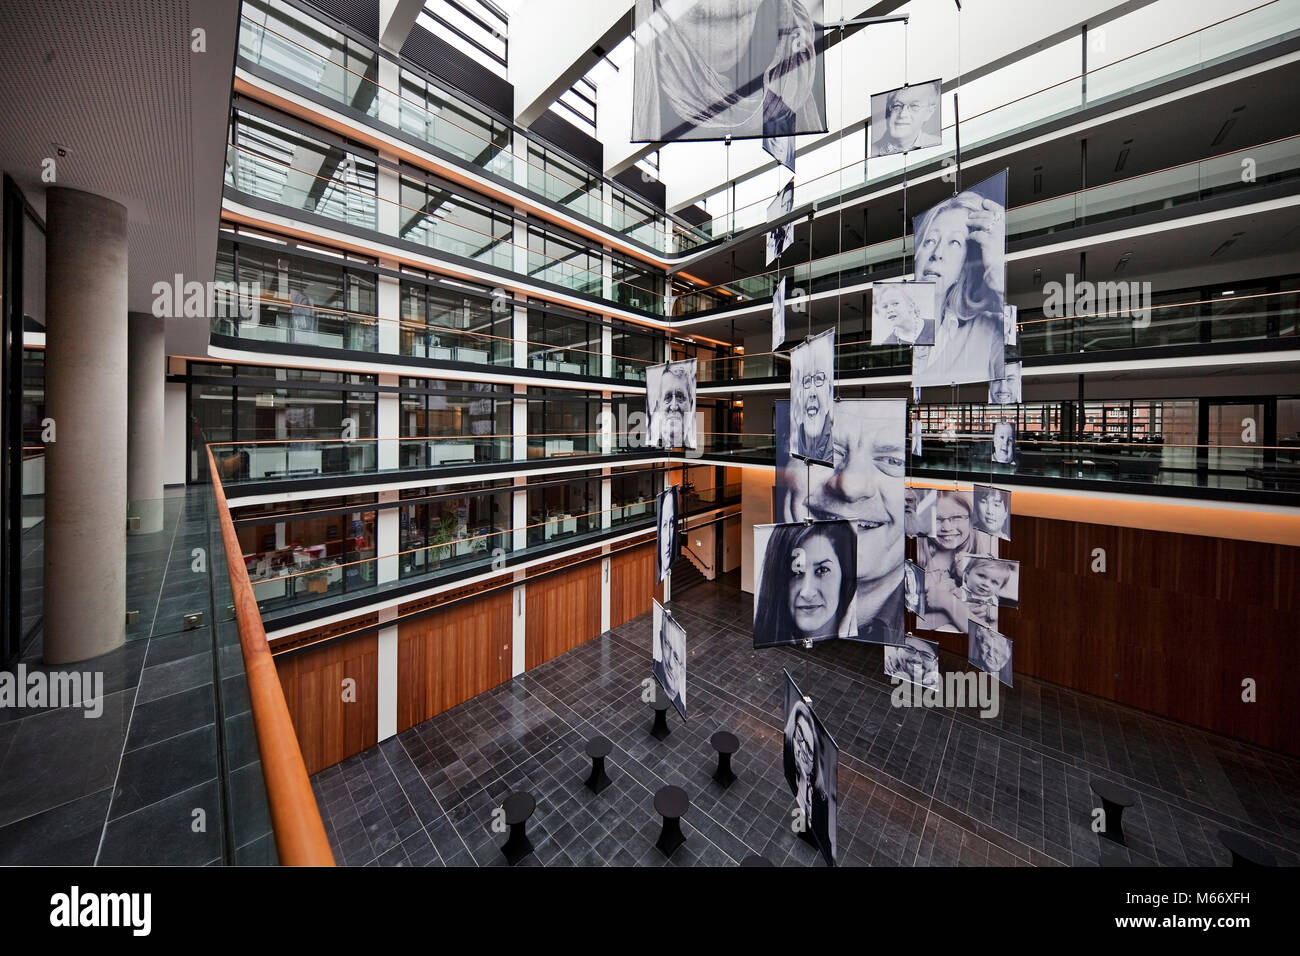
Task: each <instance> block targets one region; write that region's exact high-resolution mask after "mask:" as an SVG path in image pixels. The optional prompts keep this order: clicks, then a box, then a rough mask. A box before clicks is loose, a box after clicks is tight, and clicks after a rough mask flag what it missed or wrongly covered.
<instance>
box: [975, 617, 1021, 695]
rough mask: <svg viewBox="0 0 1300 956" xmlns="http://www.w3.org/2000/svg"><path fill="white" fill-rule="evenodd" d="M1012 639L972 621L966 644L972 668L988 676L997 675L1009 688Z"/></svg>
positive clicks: (1010, 683) (1010, 684)
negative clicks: (976, 668)
mask: <svg viewBox="0 0 1300 956" xmlns="http://www.w3.org/2000/svg"><path fill="white" fill-rule="evenodd" d="M1011 644H1012V641H1011V638H1009V637H1007V636H1006V635H1005V634H999V633H998V632H997V630H996V629H994V628H991V627H987V626H985V625H983V624H980V623H979V622H978V621H971V623H970V629H969V631H968V637H967V643H966V658H967V660H969V661H970V663H971V666H973V667H978V668H979V669H980V670H982V671H984V672H985V673H986V674H995V675H996V676H997V678H998V680H1000V681H1001V682H1002V683H1004V684H1006V685H1007V686H1008V687H1011V686H1013V685H1012V682H1011V680H1012V678H1011Z"/></svg>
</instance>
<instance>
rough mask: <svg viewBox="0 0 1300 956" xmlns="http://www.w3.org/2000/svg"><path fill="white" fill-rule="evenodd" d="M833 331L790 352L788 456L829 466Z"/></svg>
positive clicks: (832, 406) (831, 422)
mask: <svg viewBox="0 0 1300 956" xmlns="http://www.w3.org/2000/svg"><path fill="white" fill-rule="evenodd" d="M834 389H835V330H834V329H827V330H826V331H825V332H822V333H821V334H819V335H815V336H813V337H812V338H811V339H809V340H808V341H806V342H804V343H802V344H800V345H796V346H795V347H794V348H792V349H791V350H790V454H791V455H792V456H794V457H795V458H806V459H808V460H810V461H817V462H822V463H824V464H830V462H831V434H832V431H833V429H834V419H835V402H834V400H833V392H834Z"/></svg>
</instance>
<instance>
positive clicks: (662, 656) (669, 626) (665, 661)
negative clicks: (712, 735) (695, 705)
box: [652, 601, 686, 720]
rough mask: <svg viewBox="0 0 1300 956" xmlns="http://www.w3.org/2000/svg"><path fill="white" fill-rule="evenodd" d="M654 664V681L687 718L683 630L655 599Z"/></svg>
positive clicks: (684, 630)
mask: <svg viewBox="0 0 1300 956" xmlns="http://www.w3.org/2000/svg"><path fill="white" fill-rule="evenodd" d="M653 621H654V644H653V646H652V650H653V652H654V664H653V665H652V670H653V672H654V675H655V680H657V681H658V682H659V686H660V687H662V688H663V689H664V693H665V694H667V695H668V699H669V701H671V702H672V705H673V707H674V708H676V710H677V713H678V714H680V715H681V718H682V720H685V719H686V629H685V628H684V627H682V625H681V624H680V623H678V621H677V620H676V619H674V618H673V616H672V613H671V612H669V611H666V610H664V609H663V607H662V606H661V605H660V604H659V602H658V601H655V602H654V615H653Z"/></svg>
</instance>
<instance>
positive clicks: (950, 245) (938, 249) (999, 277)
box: [912, 170, 1007, 386]
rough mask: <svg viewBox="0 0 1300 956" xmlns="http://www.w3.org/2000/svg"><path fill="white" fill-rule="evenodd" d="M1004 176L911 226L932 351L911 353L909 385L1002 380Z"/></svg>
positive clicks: (944, 204)
mask: <svg viewBox="0 0 1300 956" xmlns="http://www.w3.org/2000/svg"><path fill="white" fill-rule="evenodd" d="M1006 208H1007V171H1006V170H1003V171H1002V172H1000V173H997V174H996V175H993V176H990V177H989V178H988V179H986V180H984V181H983V182H981V183H977V184H976V185H974V186H971V187H970V188H969V189H965V190H963V191H962V192H960V193H958V194H957V195H956V196H950V197H949V198H947V199H945V200H944V201H943V202H941V203H938V204H937V205H934V206H931V207H930V208H929V209H927V210H926V211H925V212H923V213H921V215H919V216H917V217H916V218H915V219H913V220H912V232H913V235H914V236H915V239H916V255H915V261H916V269H915V278H916V279H917V281H921V282H933V283H934V284H935V328H934V345H933V346H932V347H930V348H925V347H921V346H917V347H916V348H914V349H913V350H912V385H913V386H921V385H959V384H963V383H968V382H992V381H994V380H996V379H1000V378H1002V377H1003V375H1004V374H1005V371H1004V365H1005V360H1006V355H1005V349H1006V331H1005V325H1004V323H1005V315H1004V311H1005V306H1006V288H1007V224H1006V223H1007V217H1006Z"/></svg>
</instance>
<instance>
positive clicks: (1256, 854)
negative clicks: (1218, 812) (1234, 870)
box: [1219, 830, 1277, 866]
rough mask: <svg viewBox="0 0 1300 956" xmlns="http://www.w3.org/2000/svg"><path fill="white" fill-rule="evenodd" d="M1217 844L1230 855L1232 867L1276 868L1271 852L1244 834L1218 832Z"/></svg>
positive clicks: (1275, 861) (1275, 860)
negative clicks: (1220, 844)
mask: <svg viewBox="0 0 1300 956" xmlns="http://www.w3.org/2000/svg"><path fill="white" fill-rule="evenodd" d="M1219 842H1220V843H1222V844H1223V845H1224V846H1226V847H1227V848H1228V852H1229V853H1231V854H1232V865H1233V866H1277V858H1276V857H1275V856H1273V851H1272V850H1270V849H1269V848H1268V847H1266V846H1264V845H1263V844H1261V843H1256V842H1255V841H1254V840H1252V839H1251V838H1250V837H1248V836H1246V835H1245V834H1244V833H1238V832H1237V831H1235V830H1220V831H1219Z"/></svg>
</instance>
